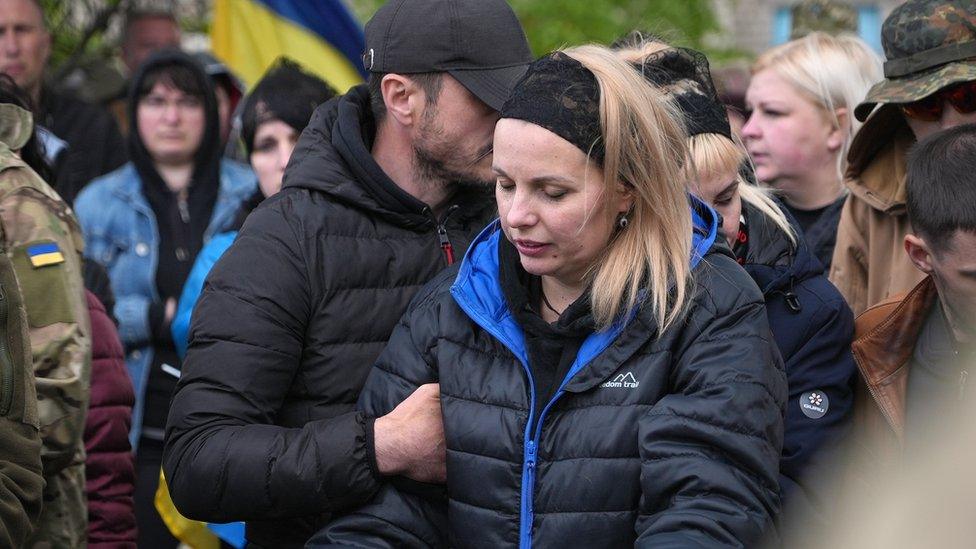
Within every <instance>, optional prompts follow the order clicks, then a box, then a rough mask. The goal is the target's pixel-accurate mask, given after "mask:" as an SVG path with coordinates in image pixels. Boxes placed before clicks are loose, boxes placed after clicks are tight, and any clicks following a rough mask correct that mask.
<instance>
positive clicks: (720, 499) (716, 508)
mask: <svg viewBox="0 0 976 549" xmlns="http://www.w3.org/2000/svg"><path fill="white" fill-rule="evenodd" d="M729 271H731V269H728V270H726V272H718V276H711V277H708V276H706V277H703V278H705V279H706V280H705V281H704V282H703V283H704V284H705V287H706V292H707V293H706V294H703V295H700V296H698V297H697V298H696V299H695V300H694V302H693V304H692V305H691V309H690V312H689V317H688V319H687V321H686V325H685V327H684V328H683V329H684V331H685V335H684V336H683V337H682V338H681V341H682V343H681V344H680V345H679V348H678V349H676V350H675V354H674V359H673V360H674V362H673V366H672V373H671V385H672V386H671V394H669V395H667V396H665V397H664V398H662V399H661V400H659V401H658V403H657V404H655V405H654V406H653V407H652V408H651V409H650V410H649V411H648V413H647V414H646V415H645V416H644V417H643V419H642V420H641V423H640V426H639V431H638V432H639V437H640V439H639V444H640V455H641V459H642V465H641V482H642V491H643V499H642V506H641V507H642V509H641V515H640V516H639V517H638V520H637V523H636V529H637V534H638V536H639V537H638V540H637V545H638V546H641V547H645V546H647V547H656V548H670V547H682V548H687V547H751V546H753V545H755V543H756V542H757V540H759V538H760V536H761V535H762V534H763V533H764V531H765V529H766V528H767V527H768V526H769V525H770V524H771V522H772V517H774V516H775V515H776V513H777V512H778V510H779V494H778V484H777V471H778V464H779V456H780V448H781V445H782V440H783V416H782V414H783V405H784V401H785V399H786V382H785V376H784V374H783V366H782V360H781V358H780V356H779V352H778V351H777V349H776V346H775V343H774V342H773V341H772V337H771V335H770V333H769V327H768V323H767V320H766V312H765V308H764V306H763V301H762V296H761V295H760V294H759V291H758V289H756V288H755V286H754V285H753V284H751V281H749V279H748V277H747V275H745V273H744V272H742V273H741V274H740V273H737V272H729ZM723 275H724V276H723ZM712 283H714V284H712ZM709 284H712V287H711V288H709V287H708V286H709ZM727 284H731V285H732V287H728V286H726V287H723V285H727ZM712 296H716V297H712Z"/></svg>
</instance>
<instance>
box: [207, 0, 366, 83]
mask: <svg viewBox="0 0 976 549" xmlns="http://www.w3.org/2000/svg"><path fill="white" fill-rule="evenodd" d="M211 40H212V45H213V52H214V54H215V55H216V56H217V57H218V58H220V59H221V60H222V61H223V62H224V63H226V64H227V66H228V67H230V69H231V70H232V71H233V72H234V73H235V74H237V75H238V76H240V77H241V78H242V79H243V80H244V82H245V83H246V84H248V85H253V84H254V83H255V82H256V81H257V80H258V79H259V78H260V77H261V75H263V74H264V72H265V70H267V68H268V67H269V66H271V63H272V62H273V61H274V60H275V59H277V58H278V57H281V56H287V57H289V58H291V59H293V60H295V61H297V62H298V63H299V64H301V65H302V66H303V67H305V68H306V69H308V70H310V71H312V72H314V73H316V74H318V75H319V76H320V77H322V78H323V79H324V80H325V81H326V82H328V83H329V84H331V85H332V87H334V88H335V89H336V90H337V91H339V92H340V93H342V92H345V91H346V90H348V89H349V88H350V87H352V86H354V85H356V84H359V83H360V82H362V81H363V79H364V78H365V76H366V72H365V70H364V69H363V66H362V61H361V56H362V53H363V49H364V44H365V41H366V40H365V37H364V35H363V29H362V26H361V25H360V24H359V23H358V22H357V21H356V19H355V18H354V17H353V16H352V14H351V13H350V12H349V10H348V9H347V8H346V6H345V5H344V4H343V3H342V1H341V0H216V1H215V2H214V11H213V29H212V31H211Z"/></svg>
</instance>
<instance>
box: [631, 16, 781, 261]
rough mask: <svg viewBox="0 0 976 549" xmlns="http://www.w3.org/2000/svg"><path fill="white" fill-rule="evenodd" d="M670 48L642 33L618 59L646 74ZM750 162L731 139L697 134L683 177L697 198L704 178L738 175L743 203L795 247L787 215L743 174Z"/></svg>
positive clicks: (690, 148)
mask: <svg viewBox="0 0 976 549" xmlns="http://www.w3.org/2000/svg"><path fill="white" fill-rule="evenodd" d="M670 48H671V46H669V45H667V44H665V43H662V42H659V41H656V40H653V39H644V37H643V36H641V35H640V34H639V33H635V34H634V35H632V36H631V37H630V38H629V39H628V40H627V42H626V44H625V47H623V48H622V49H619V50H617V55H619V56H620V57H621V58H622V59H623V60H624V61H626V62H628V63H632V64H634V65H639V66H640V67H641V70H642V71H643V70H644V69H645V63H644V62H645V60H646V59H647V57H648V56H650V55H652V54H655V53H658V52H661V51H664V50H667V49H670ZM679 84H680V83H679ZM664 91H665V92H667V93H674V92H675V91H680V90H677V89H674V90H672V89H666V90H664ZM748 161H749V156H748V154H747V153H746V150H745V147H744V146H743V145H742V143H740V142H738V141H732V140H730V139H729V138H728V137H726V136H724V135H720V134H716V133H703V134H697V135H692V136H690V137H689V138H688V156H687V161H686V163H685V165H684V167H683V169H682V172H681V173H682V177H683V178H684V180H685V181H686V182H687V184H688V187H689V189H690V190H692V192H694V193H695V194H700V193H699V192H698V189H697V188H695V187H697V183H698V182H699V181H701V178H702V177H711V176H713V175H716V174H725V173H735V174H736V179H738V181H739V196H740V197H741V198H742V200H743V202H746V203H748V204H750V205H752V206H753V207H755V208H756V209H757V210H759V211H760V212H761V213H762V214H763V215H765V216H766V217H768V218H770V220H772V222H773V224H774V225H776V227H778V228H779V229H780V230H782V231H783V232H784V233H785V234H786V236H787V238H789V240H790V242H792V243H793V244H794V245H795V244H796V231H795V230H794V229H793V227H792V225H790V222H789V221H788V220H787V219H786V214H784V213H783V211H782V210H781V209H780V208H779V207H778V206H777V205H776V203H775V202H774V201H773V199H772V198H771V197H770V195H769V193H768V191H765V190H764V189H761V188H759V187H757V186H755V185H751V184H749V182H748V181H746V180H745V178H743V177H742V175H741V174H740V172H739V168H740V167H741V166H742V164H743V163H745V162H748Z"/></svg>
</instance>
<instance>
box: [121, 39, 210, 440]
mask: <svg viewBox="0 0 976 549" xmlns="http://www.w3.org/2000/svg"><path fill="white" fill-rule="evenodd" d="M171 65H176V66H183V67H186V68H188V69H189V70H190V73H191V74H192V75H193V77H194V79H195V80H196V85H197V87H198V89H200V90H202V91H203V98H202V99H203V110H204V115H205V124H204V134H203V139H202V141H201V144H200V148H199V149H198V150H197V151H196V154H195V155H194V166H193V174H192V178H191V181H190V185H189V187H188V192H187V195H186V200H185V202H184V203H183V204H181V203H180V202H181V200H180V199H179V197H178V194H177V193H174V192H172V191H170V190H169V188H167V186H166V183H165V182H164V181H163V179H162V177H160V175H159V172H158V171H157V170H156V165H155V163H154V161H153V159H152V156H151V155H150V153H149V151H148V150H147V149H146V145H145V143H143V141H142V137H141V136H140V132H139V131H138V126H137V124H138V123H137V122H135V123H134V124H133V131H131V132H129V136H128V142H127V145H128V152H129V158H130V159H131V160H132V163H133V165H134V166H135V169H136V172H138V174H139V179H140V180H141V183H142V192H143V194H144V195H145V196H146V200H147V201H148V202H149V206H150V207H151V208H152V210H153V214H154V216H155V218H156V226H157V230H158V232H159V263H158V265H157V266H156V290H157V292H158V294H159V298H160V300H159V301H158V302H156V303H153V304H152V305H150V308H149V326H150V327H151V329H152V335H153V342H154V347H155V348H154V353H153V364H152V367H151V368H150V374H149V382H148V386H147V389H146V404H145V407H144V409H145V416H144V417H143V427H144V434H145V435H146V436H153V433H158V432H159V430H161V429H162V428H163V427H164V426H165V424H166V415H167V411H168V408H169V399H170V396H171V395H172V392H173V389H174V387H175V386H176V380H175V378H173V377H172V376H170V375H168V374H166V373H164V372H163V371H162V370H161V366H162V364H169V365H172V366H177V365H179V358H178V356H177V354H176V348H175V346H174V345H173V338H172V335H171V332H170V326H169V322H168V321H166V319H165V303H166V300H167V299H170V298H173V299H179V296H180V293H181V291H182V289H183V284H184V283H185V282H186V278H187V276H189V274H190V269H191V268H192V267H193V262H194V259H195V258H196V256H197V254H198V253H199V252H200V249H201V248H202V247H203V235H204V233H205V232H206V230H207V225H208V224H209V223H210V218H211V215H212V213H213V208H214V204H215V203H216V201H217V192H218V190H219V187H220V146H219V143H218V141H219V140H218V139H217V137H218V135H219V122H218V119H217V99H216V96H215V95H214V91H213V88H212V87H211V85H210V80H209V78H208V77H207V75H206V73H204V72H203V69H202V68H201V67H200V66H199V65H198V64H197V62H196V61H194V60H193V58H191V57H190V56H189V55H187V54H185V53H183V52H181V51H177V50H165V51H161V52H157V53H156V54H154V55H153V56H151V57H150V58H149V59H148V60H147V61H146V62H145V63H144V64H143V65H142V66H141V67H140V68H139V71H138V72H137V73H136V75H135V77H134V78H133V79H132V82H131V86H130V88H129V99H128V101H129V103H128V106H127V108H128V115H129V120H133V121H137V120H138V114H137V111H138V108H139V100H140V97H139V90H140V88H141V87H142V86H143V83H144V82H145V80H146V77H147V75H148V74H149V73H150V72H152V71H154V70H157V69H159V68H161V67H165V66H171ZM155 436H156V437H158V435H155Z"/></svg>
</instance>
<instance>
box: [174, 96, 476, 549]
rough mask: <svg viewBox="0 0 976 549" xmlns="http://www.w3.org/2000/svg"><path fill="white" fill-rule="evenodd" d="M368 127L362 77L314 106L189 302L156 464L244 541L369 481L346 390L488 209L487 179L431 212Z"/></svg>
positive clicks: (327, 510)
mask: <svg viewBox="0 0 976 549" xmlns="http://www.w3.org/2000/svg"><path fill="white" fill-rule="evenodd" d="M373 133H374V130H373V123H372V119H371V116H370V114H369V97H368V93H367V90H366V87H365V86H359V87H356V88H353V89H352V90H350V91H349V93H348V94H346V95H345V96H343V97H340V98H336V99H333V100H331V101H329V102H328V103H325V104H324V105H322V106H320V107H319V108H318V109H317V110H316V111H315V114H314V115H313V116H312V119H311V120H310V121H309V125H308V127H307V128H306V129H305V131H304V132H303V133H302V136H301V138H300V140H299V142H298V145H297V146H296V148H295V152H294V154H293V155H292V158H291V161H290V163H289V166H288V169H287V170H286V173H285V179H284V186H283V188H282V190H281V192H279V193H278V194H276V195H274V196H272V197H270V198H268V199H267V200H265V201H264V202H263V203H262V204H261V205H260V206H258V207H257V208H256V209H255V210H254V211H253V212H252V213H251V215H250V216H248V218H247V221H246V222H245V223H244V227H243V228H242V230H241V232H240V234H239V235H238V237H237V240H236V241H235V243H234V244H233V245H232V246H231V247H230V249H228V250H227V252H226V253H225V254H224V255H223V256H222V257H221V260H220V262H218V263H217V265H216V266H215V267H214V268H213V270H212V271H211V272H210V275H209V278H208V280H207V285H206V287H205V288H204V290H203V293H202V294H201V297H200V300H199V302H198V304H197V307H196V309H195V312H194V316H193V323H192V326H191V329H190V342H189V349H188V351H187V355H186V360H185V362H184V366H183V377H182V378H181V379H180V382H179V386H178V387H177V391H176V394H175V396H174V400H173V405H172V412H171V414H170V417H169V421H168V424H167V441H166V442H167V445H166V451H165V455H164V469H165V471H166V477H167V480H168V481H169V484H170V491H171V494H172V496H173V500H174V501H175V502H176V503H177V505H178V506H179V508H180V510H181V511H182V512H183V513H184V514H185V515H187V516H189V517H191V518H195V519H201V520H208V521H213V522H225V521H231V520H242V519H243V520H247V521H248V523H247V538H248V541H249V542H250V543H253V544H257V545H258V546H265V547H301V546H302V545H303V544H304V542H305V540H307V539H308V538H309V537H310V536H311V534H312V533H314V532H315V531H316V530H317V529H318V528H319V527H321V526H322V525H324V524H325V522H326V521H327V520H328V519H329V517H330V515H331V513H333V512H335V511H340V510H342V509H347V508H349V507H350V506H354V505H358V504H360V503H362V502H364V501H366V500H367V499H369V498H370V497H371V496H372V495H373V494H374V493H375V491H376V490H377V489H378V487H379V479H378V477H377V475H376V474H375V472H374V466H373V465H372V459H373V456H372V450H371V448H370V445H371V439H372V421H371V420H370V419H369V418H367V417H365V416H364V415H363V414H361V413H358V412H355V411H354V410H355V404H356V400H357V398H358V396H359V391H360V389H361V388H362V386H363V384H364V382H365V379H366V375H367V374H368V373H369V371H370V369H371V367H372V365H373V362H374V361H375V359H376V357H377V356H378V355H379V353H380V351H381V350H382V349H383V348H384V346H385V345H386V341H387V339H388V338H389V335H390V333H391V332H392V330H393V328H394V326H395V325H396V323H397V321H398V320H399V318H400V315H401V314H402V313H403V311H404V310H405V309H406V307H407V305H408V303H409V302H410V300H411V299H412V298H413V296H414V294H415V293H416V292H417V291H418V290H419V289H420V288H421V287H422V286H423V285H424V284H425V283H426V282H427V281H428V280H430V279H431V278H432V277H433V276H434V275H436V274H437V273H438V272H440V271H441V270H443V269H444V268H445V267H446V266H447V261H446V255H445V249H444V247H443V246H449V247H450V248H451V249H452V250H451V251H452V252H453V253H454V255H455V256H456V257H458V258H460V256H461V254H462V253H463V252H464V250H465V249H467V247H468V245H469V244H470V242H471V240H472V239H473V238H474V236H475V235H476V234H477V233H478V231H480V229H481V228H483V227H484V226H485V225H486V224H487V222H488V221H489V219H490V218H492V217H494V215H495V206H494V202H493V201H492V200H491V198H490V195H489V189H488V188H486V189H484V190H465V191H459V192H457V193H456V194H455V196H454V198H453V200H452V201H451V205H450V206H449V208H448V209H447V210H446V214H445V215H444V216H442V217H441V219H435V217H434V215H433V214H432V213H431V210H430V208H429V207H428V206H427V205H426V204H424V203H422V202H420V201H419V200H417V199H415V198H413V197H412V196H411V195H409V194H407V193H406V192H404V191H403V190H402V189H400V188H399V187H398V186H396V185H395V184H394V183H393V182H392V181H391V180H390V179H389V178H388V177H387V176H386V174H385V173H384V172H383V171H382V170H381V169H380V167H379V166H378V165H377V164H376V162H375V161H374V160H373V157H372V156H371V154H370V148H371V144H372V139H373ZM200 486H212V487H213V488H212V489H208V490H205V491H203V492H201V491H200V489H199V488H200Z"/></svg>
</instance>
